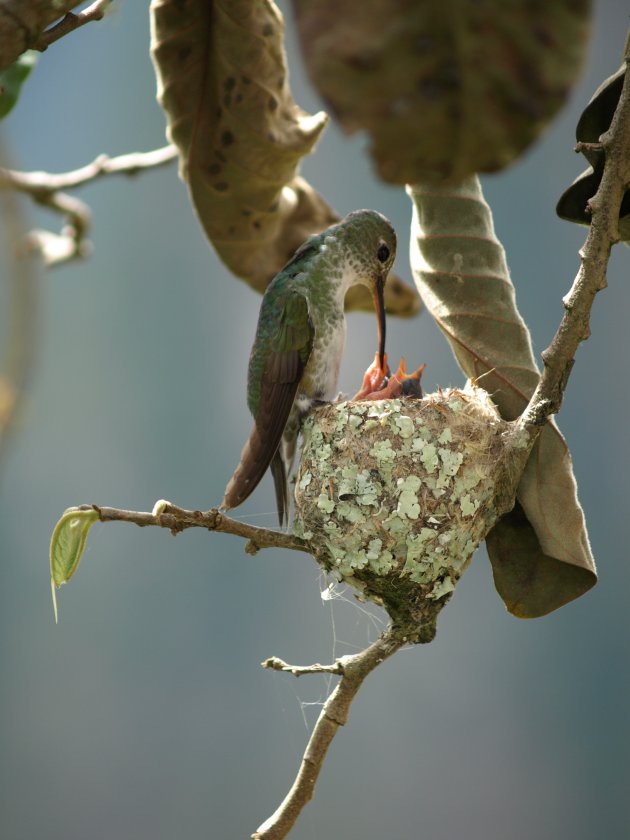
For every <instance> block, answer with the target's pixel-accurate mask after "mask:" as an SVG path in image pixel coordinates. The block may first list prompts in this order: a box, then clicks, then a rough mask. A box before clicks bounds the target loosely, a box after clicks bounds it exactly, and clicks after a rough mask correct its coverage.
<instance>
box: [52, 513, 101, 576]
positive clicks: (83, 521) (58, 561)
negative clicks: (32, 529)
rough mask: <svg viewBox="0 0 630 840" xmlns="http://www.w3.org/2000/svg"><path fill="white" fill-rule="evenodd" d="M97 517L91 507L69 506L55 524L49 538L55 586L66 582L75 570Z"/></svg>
mask: <svg viewBox="0 0 630 840" xmlns="http://www.w3.org/2000/svg"><path fill="white" fill-rule="evenodd" d="M97 519H98V511H96V510H94V509H93V508H88V509H87V510H82V509H80V508H76V507H71V508H68V509H67V510H66V511H64V514H63V516H62V517H61V519H60V520H59V522H57V524H56V525H55V530H54V531H53V534H52V537H51V540H50V577H51V579H52V582H53V584H54V585H55V586H56V587H59V586H61V584H62V583H67V582H68V581H69V580H70V578H71V577H72V575H73V574H74V573H75V572H76V570H77V566H78V565H79V561H80V560H81V556H82V554H83V550H84V548H85V541H86V540H87V535H88V531H89V530H90V528H91V527H92V525H93V524H94V523H95V522H96V520H97Z"/></svg>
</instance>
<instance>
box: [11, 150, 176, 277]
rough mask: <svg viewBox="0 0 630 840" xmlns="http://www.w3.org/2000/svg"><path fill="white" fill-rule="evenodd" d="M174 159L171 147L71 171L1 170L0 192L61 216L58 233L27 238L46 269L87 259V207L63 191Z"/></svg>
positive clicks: (100, 159)
mask: <svg viewBox="0 0 630 840" xmlns="http://www.w3.org/2000/svg"><path fill="white" fill-rule="evenodd" d="M176 157H177V149H176V148H175V147H174V146H164V147H162V148H160V149H153V150H152V151H150V152H134V153H132V154H126V155H119V156H118V157H113V158H110V157H108V156H107V155H99V157H97V158H96V159H95V160H93V161H92V163H89V164H87V166H82V167H80V168H79V169H75V170H73V171H72V172H64V173H61V174H57V175H55V174H53V173H50V172H18V171H16V170H12V169H0V190H3V189H4V190H9V189H10V190H16V191H17V192H22V193H25V194H26V195H30V196H31V198H32V199H33V200H34V201H36V202H37V203H38V204H41V205H42V206H44V207H47V208H49V209H50V210H53V211H54V212H56V213H59V214H61V215H62V216H63V217H64V220H65V225H64V227H63V229H62V231H61V234H55V233H51V232H50V231H40V230H36V231H32V232H31V233H30V235H29V237H28V239H27V246H28V249H29V250H36V251H38V252H39V253H41V255H42V257H43V259H44V263H45V264H46V265H47V266H53V265H59V263H62V262H67V261H68V260H72V259H77V258H80V257H84V256H86V255H87V254H88V253H89V252H90V243H89V242H88V240H87V234H88V231H89V229H90V222H91V217H90V208H89V207H88V206H87V204H85V203H84V202H83V201H80V200H79V199H78V198H75V197H74V196H72V195H68V193H67V192H64V191H65V190H73V189H76V188H77V187H82V186H83V185H84V184H88V183H90V182H92V181H96V180H98V179H99V178H102V177H104V176H106V175H126V176H132V175H136V174H137V173H138V172H141V171H143V170H145V169H152V168H154V167H157V166H164V165H165V164H167V163H170V161H172V160H174V159H175V158H176Z"/></svg>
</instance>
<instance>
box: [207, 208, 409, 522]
mask: <svg viewBox="0 0 630 840" xmlns="http://www.w3.org/2000/svg"><path fill="white" fill-rule="evenodd" d="M395 256H396V233H395V231H394V228H393V227H392V225H391V223H390V222H389V221H388V219H386V218H385V216H382V215H381V214H380V213H377V212H376V211H374V210H355V211H354V212H352V213H349V214H348V215H347V216H346V217H345V218H344V219H342V220H341V221H340V222H339V223H337V224H335V225H332V226H331V227H329V228H327V229H326V230H325V231H323V232H322V233H318V234H316V235H314V236H311V237H310V238H309V239H307V240H306V242H305V243H304V244H303V245H301V246H300V247H299V248H298V250H297V251H296V252H295V254H294V256H293V258H292V259H291V260H290V261H289V262H288V263H287V264H286V265H285V266H284V268H283V269H282V270H281V271H280V272H279V273H278V274H277V275H276V276H275V277H274V278H273V280H272V281H271V283H270V284H269V286H268V287H267V290H266V291H265V294H264V296H263V300H262V304H261V307H260V315H259V317H258V327H257V329H256V338H255V339H254V345H253V347H252V351H251V356H250V359H249V371H248V377H247V404H248V406H249V409H250V411H251V413H252V414H253V415H254V427H253V429H252V431H251V434H250V436H249V438H248V440H247V442H246V444H245V446H244V448H243V451H242V453H241V460H240V462H239V465H238V467H237V468H236V471H235V472H234V475H233V476H232V478H231V479H230V481H229V483H228V485H227V488H226V490H225V496H224V498H223V502H222V507H223V508H225V509H227V510H229V509H230V508H233V507H236V506H237V505H240V504H241V503H242V502H244V501H245V499H246V498H247V497H248V496H249V495H250V493H251V492H252V491H253V490H254V488H255V487H256V485H257V484H258V482H259V481H260V480H261V478H262V477H263V475H264V473H265V471H266V470H267V467H269V466H270V467H271V473H272V475H273V479H274V484H275V490H276V504H277V508H278V518H279V520H280V525H281V526H282V525H283V523H284V522H285V520H286V521H287V522H288V516H289V496H288V476H289V473H290V470H291V466H292V464H293V458H294V455H295V447H296V444H297V437H298V434H299V431H300V425H301V422H302V420H303V418H304V416H305V415H306V413H307V412H308V410H309V408H310V407H311V405H312V404H313V403H314V402H318V401H327V400H331V399H333V398H334V396H335V394H336V392H337V380H338V378H339V367H340V365H341V357H342V355H343V348H344V342H345V337H346V319H345V316H344V298H345V296H346V292H347V291H348V289H349V288H350V287H351V286H354V285H356V284H358V283H362V284H363V285H364V286H367V287H368V288H369V289H370V290H371V292H372V294H373V296H374V305H375V307H376V314H377V319H378V354H377V362H378V364H379V365H380V368H381V369H382V370H383V374H384V369H385V359H384V356H385V305H384V302H383V289H384V286H385V280H386V278H387V274H388V272H389V270H390V268H391V267H392V264H393V262H394V257H395Z"/></svg>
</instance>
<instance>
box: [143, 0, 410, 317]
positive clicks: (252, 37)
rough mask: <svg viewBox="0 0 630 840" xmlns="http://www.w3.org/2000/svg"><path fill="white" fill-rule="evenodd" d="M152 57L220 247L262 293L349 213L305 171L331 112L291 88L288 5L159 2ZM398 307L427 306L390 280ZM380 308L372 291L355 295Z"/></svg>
mask: <svg viewBox="0 0 630 840" xmlns="http://www.w3.org/2000/svg"><path fill="white" fill-rule="evenodd" d="M151 12H152V17H151V20H152V47H151V51H152V55H153V60H154V63H155V66H156V72H157V75H158V99H159V100H160V102H161V104H162V106H163V107H164V109H165V111H166V114H167V118H168V136H169V138H170V139H171V140H172V142H173V143H175V145H176V146H177V148H178V150H179V153H180V174H181V176H182V178H183V179H184V180H185V181H186V182H187V183H188V187H189V189H190V195H191V198H192V201H193V204H194V206H195V209H196V211H197V215H198V216H199V220H200V221H201V224H202V225H203V228H204V230H205V232H206V234H207V236H208V238H209V239H210V241H211V242H212V244H213V246H214V247H215V249H216V251H217V253H218V254H219V256H220V257H221V259H222V260H223V262H224V263H225V264H226V265H227V266H228V268H229V269H230V270H231V271H233V272H234V274H236V275H237V276H238V277H241V278H243V279H244V280H246V281H247V282H248V283H249V284H250V285H251V286H253V287H254V288H255V289H257V290H258V291H261V292H262V291H263V290H264V289H265V288H266V286H267V284H268V283H269V281H270V280H271V278H272V277H273V276H274V275H275V274H277V272H278V271H279V270H280V269H281V268H282V267H283V266H284V265H285V263H286V262H287V261H288V260H289V259H290V258H291V256H292V255H293V253H294V252H295V250H296V249H297V248H298V247H299V246H300V245H301V244H302V243H303V242H304V240H305V239H307V237H308V236H310V235H311V234H313V233H318V232H320V231H322V230H324V228H326V227H328V225H330V224H332V223H333V222H335V221H337V220H338V218H339V217H338V216H337V214H336V213H335V212H334V211H333V210H332V209H331V208H330V207H329V205H328V204H327V203H326V201H325V200H324V199H323V198H322V196H321V195H319V193H318V192H317V191H316V190H314V189H313V188H312V187H311V186H310V185H309V184H308V183H307V182H306V181H305V180H304V179H303V178H301V177H299V175H298V168H299V163H300V160H301V159H302V157H304V155H307V154H309V153H310V152H311V151H312V149H313V147H314V145H315V143H316V141H317V138H318V137H319V135H320V134H321V132H322V130H323V128H324V126H325V125H326V122H327V116H326V114H325V113H324V112H323V111H322V112H320V113H318V114H315V115H313V116H311V115H309V114H307V113H306V112H305V111H303V110H302V109H301V108H299V107H298V106H297V105H296V104H295V102H294V100H293V97H292V96H291V91H290V89H289V84H288V79H287V66H286V58H285V53H284V23H283V20H282V15H281V14H280V11H279V10H278V9H277V7H276V6H275V5H274V4H273V3H272V2H270V0H213V2H209V0H153V2H152V3H151ZM388 287H389V288H388V289H387V292H386V305H387V307H388V310H389V311H390V312H391V313H392V314H398V315H412V314H415V312H417V311H418V309H419V305H420V303H419V300H418V296H417V295H416V293H415V291H414V290H413V289H412V288H411V287H410V286H408V285H407V284H405V283H403V281H402V280H400V279H399V278H391V280H390V282H389V283H388ZM349 303H350V304H354V306H355V307H356V308H367V309H371V308H372V306H373V304H372V301H371V298H370V295H369V293H368V292H367V290H365V291H364V293H363V294H361V292H359V293H355V294H354V295H353V296H352V297H350V299H349Z"/></svg>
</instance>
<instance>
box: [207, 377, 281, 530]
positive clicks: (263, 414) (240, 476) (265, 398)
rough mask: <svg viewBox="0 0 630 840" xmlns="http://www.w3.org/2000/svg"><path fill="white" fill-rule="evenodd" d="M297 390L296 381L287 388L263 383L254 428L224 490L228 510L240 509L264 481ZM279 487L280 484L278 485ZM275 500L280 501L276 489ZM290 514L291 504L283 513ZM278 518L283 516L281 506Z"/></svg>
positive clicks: (222, 505) (224, 503) (224, 500)
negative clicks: (239, 506)
mask: <svg viewBox="0 0 630 840" xmlns="http://www.w3.org/2000/svg"><path fill="white" fill-rule="evenodd" d="M296 390H297V382H295V383H291V384H290V385H289V386H288V387H287V385H286V384H284V383H279V384H276V383H270V382H265V383H264V385H263V393H262V398H261V401H260V406H259V408H258V413H257V414H256V420H255V422H254V427H253V429H252V431H251V433H250V435H249V438H248V439H247V442H246V443H245V446H244V447H243V451H242V452H241V459H240V461H239V464H238V467H237V468H236V470H235V471H234V475H233V476H232V478H231V479H230V481H229V482H228V485H227V487H226V488H225V495H224V497H223V502H222V503H221V507H223V508H225V509H226V510H229V509H230V508H234V507H237V506H238V505H240V504H242V502H244V501H245V499H247V498H248V497H249V496H250V495H251V493H253V492H254V490H255V488H256V487H257V486H258V484H259V482H260V480H261V478H262V477H263V475H264V474H265V472H266V471H267V467H268V466H269V465H270V464H271V463H272V460H273V459H274V456H275V455H276V454H277V452H278V446H279V445H280V440H281V439H282V433H283V431H284V427H285V425H286V422H287V417H288V416H289V414H290V412H291V406H292V405H293V398H294V396H295V392H296ZM278 458H280V455H278ZM274 470H275V472H274V480H275V481H276V482H277V478H276V472H277V468H274ZM283 470H284V466H283ZM272 471H273V470H272ZM284 476H285V478H284V485H285V489H284V494H283V498H284V499H285V500H286V499H288V496H287V491H286V470H285V472H284ZM277 487H278V484H277V483H276V488H277ZM276 498H278V490H277V489H276ZM287 511H288V505H286V504H285V506H284V512H287ZM278 515H280V505H278Z"/></svg>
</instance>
